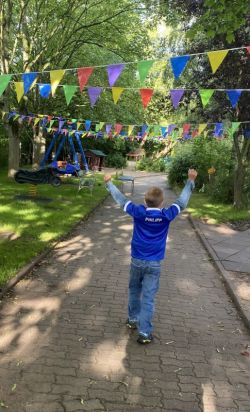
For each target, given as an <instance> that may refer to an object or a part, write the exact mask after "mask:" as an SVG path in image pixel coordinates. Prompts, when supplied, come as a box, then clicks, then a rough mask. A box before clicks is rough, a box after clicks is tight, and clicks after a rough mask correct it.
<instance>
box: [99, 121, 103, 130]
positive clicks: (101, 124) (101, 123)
mask: <svg viewBox="0 0 250 412" xmlns="http://www.w3.org/2000/svg"><path fill="white" fill-rule="evenodd" d="M99 126H100V129H99V130H102V128H103V126H104V122H100V123H99Z"/></svg>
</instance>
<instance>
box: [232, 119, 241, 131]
mask: <svg viewBox="0 0 250 412" xmlns="http://www.w3.org/2000/svg"><path fill="white" fill-rule="evenodd" d="M239 127H240V122H232V125H231V133H232V134H233V133H234V132H236V131H237V130H238V129H239Z"/></svg>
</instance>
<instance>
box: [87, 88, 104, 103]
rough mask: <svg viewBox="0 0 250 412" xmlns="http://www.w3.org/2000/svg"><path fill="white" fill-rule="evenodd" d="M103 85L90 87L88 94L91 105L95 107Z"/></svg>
mask: <svg viewBox="0 0 250 412" xmlns="http://www.w3.org/2000/svg"><path fill="white" fill-rule="evenodd" d="M101 91H102V87H88V95H89V100H90V105H91V107H93V106H94V105H95V103H96V101H97V99H98V97H99V96H100V94H101Z"/></svg>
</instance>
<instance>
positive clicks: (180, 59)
mask: <svg viewBox="0 0 250 412" xmlns="http://www.w3.org/2000/svg"><path fill="white" fill-rule="evenodd" d="M189 59H190V56H188V55H186V56H177V57H171V58H170V63H171V66H172V70H173V73H174V77H175V79H176V80H177V79H179V77H180V75H181V73H182V72H183V70H184V69H185V67H186V64H187V62H188V61H189Z"/></svg>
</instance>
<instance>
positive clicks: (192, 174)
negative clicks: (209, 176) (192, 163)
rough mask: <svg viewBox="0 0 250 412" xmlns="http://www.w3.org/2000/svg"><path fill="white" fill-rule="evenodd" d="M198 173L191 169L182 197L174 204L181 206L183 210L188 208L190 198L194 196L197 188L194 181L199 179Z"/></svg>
mask: <svg viewBox="0 0 250 412" xmlns="http://www.w3.org/2000/svg"><path fill="white" fill-rule="evenodd" d="M197 174H198V173H197V171H196V170H194V169H189V171H188V181H187V183H186V185H185V186H184V188H183V190H182V192H181V194H180V196H179V197H178V199H176V201H175V202H174V203H175V204H176V205H178V206H180V209H181V210H183V209H185V208H186V207H187V204H188V202H189V199H190V196H191V194H192V191H193V189H194V188H195V184H194V181H195V179H196V177H197Z"/></svg>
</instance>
